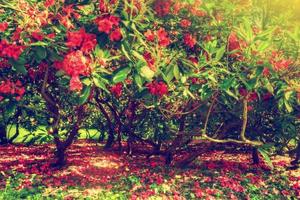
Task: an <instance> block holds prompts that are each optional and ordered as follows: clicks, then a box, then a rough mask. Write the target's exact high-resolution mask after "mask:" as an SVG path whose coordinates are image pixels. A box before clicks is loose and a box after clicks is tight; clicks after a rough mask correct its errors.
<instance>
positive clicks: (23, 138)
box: [7, 124, 100, 143]
mask: <svg viewBox="0 0 300 200" xmlns="http://www.w3.org/2000/svg"><path fill="white" fill-rule="evenodd" d="M19 131H20V134H19V136H18V137H17V138H16V139H15V140H14V141H13V142H14V143H23V142H25V143H26V142H28V141H30V140H32V139H33V138H34V137H37V138H42V137H45V142H41V143H46V142H49V141H50V140H51V138H50V137H49V135H48V134H47V130H46V126H39V127H38V128H37V130H36V131H33V132H30V131H28V130H27V129H25V128H23V127H19ZM15 133H16V125H14V124H13V125H8V127H7V136H8V138H11V137H13V136H14V134H15ZM65 133H66V131H64V130H63V131H60V134H62V135H63V134H65ZM99 136H100V132H99V131H98V130H96V129H81V130H79V139H98V138H99ZM47 137H49V138H48V139H47Z"/></svg>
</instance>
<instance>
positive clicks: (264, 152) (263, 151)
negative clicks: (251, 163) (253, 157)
mask: <svg viewBox="0 0 300 200" xmlns="http://www.w3.org/2000/svg"><path fill="white" fill-rule="evenodd" d="M257 150H258V152H259V153H260V155H262V157H263V159H264V161H265V162H266V164H267V165H268V166H269V167H270V168H271V169H273V168H274V166H273V164H272V161H271V159H270V157H269V155H268V152H267V150H266V149H265V148H263V147H259V148H257Z"/></svg>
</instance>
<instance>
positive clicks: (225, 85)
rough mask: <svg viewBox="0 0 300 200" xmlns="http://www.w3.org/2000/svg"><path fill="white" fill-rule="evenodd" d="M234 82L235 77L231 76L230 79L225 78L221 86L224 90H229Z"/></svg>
mask: <svg viewBox="0 0 300 200" xmlns="http://www.w3.org/2000/svg"><path fill="white" fill-rule="evenodd" d="M233 82H234V78H233V77H231V78H228V79H225V80H224V81H223V82H222V83H221V84H220V88H221V89H222V90H224V91H226V90H228V89H229V88H230V87H231V86H232V84H233Z"/></svg>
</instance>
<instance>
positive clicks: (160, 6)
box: [154, 0, 172, 17]
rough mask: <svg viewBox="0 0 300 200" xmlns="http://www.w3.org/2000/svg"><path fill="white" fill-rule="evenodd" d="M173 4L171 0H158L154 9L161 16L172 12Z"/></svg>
mask: <svg viewBox="0 0 300 200" xmlns="http://www.w3.org/2000/svg"><path fill="white" fill-rule="evenodd" d="M171 5H172V1H171V0H157V1H155V4H154V10H155V12H156V14H157V15H158V16H159V17H163V16H166V15H168V14H170V10H171Z"/></svg>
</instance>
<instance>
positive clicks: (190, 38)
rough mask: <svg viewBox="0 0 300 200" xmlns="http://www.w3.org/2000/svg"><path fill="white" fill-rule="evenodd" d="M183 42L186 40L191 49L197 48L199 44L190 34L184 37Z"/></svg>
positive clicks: (185, 42)
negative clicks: (196, 45)
mask: <svg viewBox="0 0 300 200" xmlns="http://www.w3.org/2000/svg"><path fill="white" fill-rule="evenodd" d="M183 40H184V44H185V45H187V46H188V47H190V48H193V47H194V46H195V44H196V43H197V41H196V39H195V38H193V36H192V35H191V34H189V33H187V34H185V35H184V38H183Z"/></svg>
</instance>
